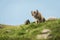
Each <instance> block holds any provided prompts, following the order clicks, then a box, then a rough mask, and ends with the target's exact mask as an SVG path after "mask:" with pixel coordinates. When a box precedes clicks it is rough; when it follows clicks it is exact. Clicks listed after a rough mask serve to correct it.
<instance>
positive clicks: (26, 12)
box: [0, 0, 60, 25]
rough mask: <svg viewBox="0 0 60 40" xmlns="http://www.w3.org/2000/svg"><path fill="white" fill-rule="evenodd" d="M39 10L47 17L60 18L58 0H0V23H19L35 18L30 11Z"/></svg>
mask: <svg viewBox="0 0 60 40" xmlns="http://www.w3.org/2000/svg"><path fill="white" fill-rule="evenodd" d="M37 9H38V10H39V12H41V14H42V15H43V16H44V17H45V18H46V19H47V18H49V17H56V18H60V0H0V24H8V25H21V24H24V22H25V20H27V19H29V20H30V21H31V22H33V21H35V19H34V18H33V17H32V15H31V11H33V10H37Z"/></svg>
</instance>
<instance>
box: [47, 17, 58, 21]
mask: <svg viewBox="0 0 60 40" xmlns="http://www.w3.org/2000/svg"><path fill="white" fill-rule="evenodd" d="M56 19H57V18H56V17H50V18H48V19H47V20H48V21H50V20H56Z"/></svg>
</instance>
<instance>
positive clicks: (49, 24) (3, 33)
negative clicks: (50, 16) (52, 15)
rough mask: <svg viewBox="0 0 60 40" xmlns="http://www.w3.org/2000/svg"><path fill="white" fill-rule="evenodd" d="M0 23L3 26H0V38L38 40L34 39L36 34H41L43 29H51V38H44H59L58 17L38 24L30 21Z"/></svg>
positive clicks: (59, 21) (54, 39) (59, 20)
mask: <svg viewBox="0 0 60 40" xmlns="http://www.w3.org/2000/svg"><path fill="white" fill-rule="evenodd" d="M0 25H2V26H3V28H0V40H40V39H36V35H38V34H41V31H42V30H43V29H50V30H51V31H52V32H51V34H52V38H48V39H45V40H60V19H57V20H54V21H46V22H44V23H40V24H35V23H30V24H28V25H20V26H9V25H3V24H0ZM42 40H44V39H42Z"/></svg>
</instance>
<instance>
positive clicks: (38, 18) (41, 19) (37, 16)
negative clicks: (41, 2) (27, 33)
mask: <svg viewBox="0 0 60 40" xmlns="http://www.w3.org/2000/svg"><path fill="white" fill-rule="evenodd" d="M31 14H32V16H33V17H34V18H35V19H36V23H40V22H45V18H44V17H43V16H42V14H41V13H40V12H39V11H38V10H36V11H31Z"/></svg>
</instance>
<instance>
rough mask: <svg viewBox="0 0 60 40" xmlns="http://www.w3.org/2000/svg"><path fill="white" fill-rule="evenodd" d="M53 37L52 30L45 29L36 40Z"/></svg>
mask: <svg viewBox="0 0 60 40" xmlns="http://www.w3.org/2000/svg"><path fill="white" fill-rule="evenodd" d="M49 35H50V36H49ZM51 37H52V35H51V30H49V29H43V30H42V33H41V34H38V35H37V36H36V39H48V38H51Z"/></svg>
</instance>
